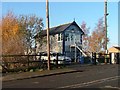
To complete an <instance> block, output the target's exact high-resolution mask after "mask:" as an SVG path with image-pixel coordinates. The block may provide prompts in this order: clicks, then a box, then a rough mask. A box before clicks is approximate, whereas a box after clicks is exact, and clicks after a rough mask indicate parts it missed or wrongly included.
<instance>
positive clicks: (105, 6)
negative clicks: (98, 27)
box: [104, 0, 108, 64]
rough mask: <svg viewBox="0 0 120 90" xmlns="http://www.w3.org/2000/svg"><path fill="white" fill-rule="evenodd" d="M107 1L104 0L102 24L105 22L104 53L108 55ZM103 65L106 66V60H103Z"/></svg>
mask: <svg viewBox="0 0 120 90" xmlns="http://www.w3.org/2000/svg"><path fill="white" fill-rule="evenodd" d="M107 15H108V13H107V0H104V22H105V53H106V54H107V53H108V50H107ZM105 64H107V59H105Z"/></svg>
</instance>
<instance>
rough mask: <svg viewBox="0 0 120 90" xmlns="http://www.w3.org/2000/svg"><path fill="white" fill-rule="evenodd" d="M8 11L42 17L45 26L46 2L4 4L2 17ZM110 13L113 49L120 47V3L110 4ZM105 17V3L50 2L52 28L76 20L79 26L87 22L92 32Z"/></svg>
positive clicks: (110, 33) (110, 44)
mask: <svg viewBox="0 0 120 90" xmlns="http://www.w3.org/2000/svg"><path fill="white" fill-rule="evenodd" d="M8 10H12V11H13V12H14V14H16V15H20V14H22V15H23V14H24V15H32V14H35V15H37V16H38V17H42V18H43V21H44V24H45V21H46V18H45V16H46V11H45V10H46V9H45V2H2V15H5V14H6V13H7V11H8ZM108 12H109V15H108V37H109V38H110V42H109V44H108V47H111V46H113V45H118V3H117V2H108ZM103 16H104V3H103V2H50V27H52V26H57V25H60V24H64V23H69V22H72V21H73V20H74V18H75V21H76V22H77V24H78V25H81V23H82V22H83V21H85V22H86V23H87V26H88V27H90V28H91V29H90V31H91V32H92V30H93V29H94V27H95V25H96V23H97V22H98V20H99V19H100V18H101V17H103ZM45 25H46V24H45Z"/></svg>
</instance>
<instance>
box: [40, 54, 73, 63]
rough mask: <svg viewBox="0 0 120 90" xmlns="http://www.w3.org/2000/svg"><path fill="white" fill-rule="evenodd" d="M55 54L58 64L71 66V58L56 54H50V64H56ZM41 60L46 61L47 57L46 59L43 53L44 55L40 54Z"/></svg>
mask: <svg viewBox="0 0 120 90" xmlns="http://www.w3.org/2000/svg"><path fill="white" fill-rule="evenodd" d="M57 54H58V64H71V61H72V60H71V58H70V57H67V56H65V55H62V54H60V53H56V52H50V63H52V64H56V62H57V61H56V60H57ZM41 55H42V56H41V60H42V61H47V60H48V57H47V53H45V52H44V54H41Z"/></svg>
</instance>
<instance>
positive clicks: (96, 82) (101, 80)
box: [59, 76, 120, 88]
mask: <svg viewBox="0 0 120 90" xmlns="http://www.w3.org/2000/svg"><path fill="white" fill-rule="evenodd" d="M118 78H120V76H114V77H109V78H104V79H99V80H94V81H90V82H86V83H79V84H74V85H69V86H63V87H59V88H78V87H84V86H90V85H93V84H98V83H103V82H106V81H111V80H117V79H118Z"/></svg>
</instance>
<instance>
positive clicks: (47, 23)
mask: <svg viewBox="0 0 120 90" xmlns="http://www.w3.org/2000/svg"><path fill="white" fill-rule="evenodd" d="M46 27H47V56H48V62H47V66H48V70H50V37H49V30H50V29H49V2H48V0H46Z"/></svg>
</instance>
